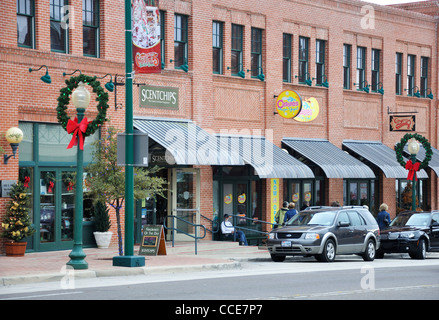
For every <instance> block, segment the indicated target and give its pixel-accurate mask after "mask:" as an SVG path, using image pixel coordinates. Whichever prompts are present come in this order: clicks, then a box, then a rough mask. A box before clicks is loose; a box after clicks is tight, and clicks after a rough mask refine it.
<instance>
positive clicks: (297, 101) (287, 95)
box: [276, 90, 302, 119]
mask: <svg viewBox="0 0 439 320" xmlns="http://www.w3.org/2000/svg"><path fill="white" fill-rule="evenodd" d="M301 109H302V98H301V97H300V96H299V94H298V93H297V92H295V91H291V90H285V91H283V92H282V93H281V94H280V95H279V96H278V97H277V99H276V110H277V113H278V114H279V115H280V116H281V117H283V118H287V119H291V118H294V117H295V116H297V115H298V114H299V112H300V110H301Z"/></svg>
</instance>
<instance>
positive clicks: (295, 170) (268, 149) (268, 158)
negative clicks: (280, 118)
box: [217, 134, 314, 179]
mask: <svg viewBox="0 0 439 320" xmlns="http://www.w3.org/2000/svg"><path fill="white" fill-rule="evenodd" d="M217 137H218V138H219V139H220V141H221V146H222V148H227V150H228V151H229V152H231V151H235V152H238V153H239V154H240V156H241V157H242V158H243V159H244V161H245V162H246V163H248V164H249V165H251V166H252V167H253V168H254V169H255V171H256V173H257V174H258V176H259V177H260V178H283V179H313V178H314V174H313V172H312V170H311V169H310V168H309V167H308V166H306V165H305V164H303V163H302V162H300V161H299V160H297V159H295V158H294V157H292V156H291V155H290V154H288V152H285V151H284V150H282V149H281V148H279V147H278V146H276V145H274V144H273V143H272V142H270V141H269V140H268V139H266V138H265V137H264V136H257V135H233V134H229V135H228V134H226V135H223V134H219V135H217Z"/></svg>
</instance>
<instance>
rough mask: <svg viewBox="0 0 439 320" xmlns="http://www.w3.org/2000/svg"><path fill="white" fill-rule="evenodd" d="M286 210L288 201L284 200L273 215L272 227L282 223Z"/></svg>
mask: <svg viewBox="0 0 439 320" xmlns="http://www.w3.org/2000/svg"><path fill="white" fill-rule="evenodd" d="M287 211H288V201H284V202H283V203H282V208H280V209H279V211H278V212H276V214H275V215H274V222H275V223H276V225H275V226H274V228H278V227H280V226H281V225H283V224H284V219H285V213H287Z"/></svg>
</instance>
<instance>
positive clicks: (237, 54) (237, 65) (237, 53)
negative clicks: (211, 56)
mask: <svg viewBox="0 0 439 320" xmlns="http://www.w3.org/2000/svg"><path fill="white" fill-rule="evenodd" d="M242 42H243V26H240V25H237V24H232V57H231V58H232V61H231V64H232V66H231V69H232V75H233V76H236V75H238V72H240V71H243V68H244V66H243V64H242V55H243V52H242V48H243V46H242Z"/></svg>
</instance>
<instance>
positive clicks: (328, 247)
mask: <svg viewBox="0 0 439 320" xmlns="http://www.w3.org/2000/svg"><path fill="white" fill-rule="evenodd" d="M334 260H335V243H334V241H333V240H331V239H328V240H327V241H326V242H325V246H324V247H323V252H322V254H321V255H320V259H319V261H322V262H332V261H334Z"/></svg>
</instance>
